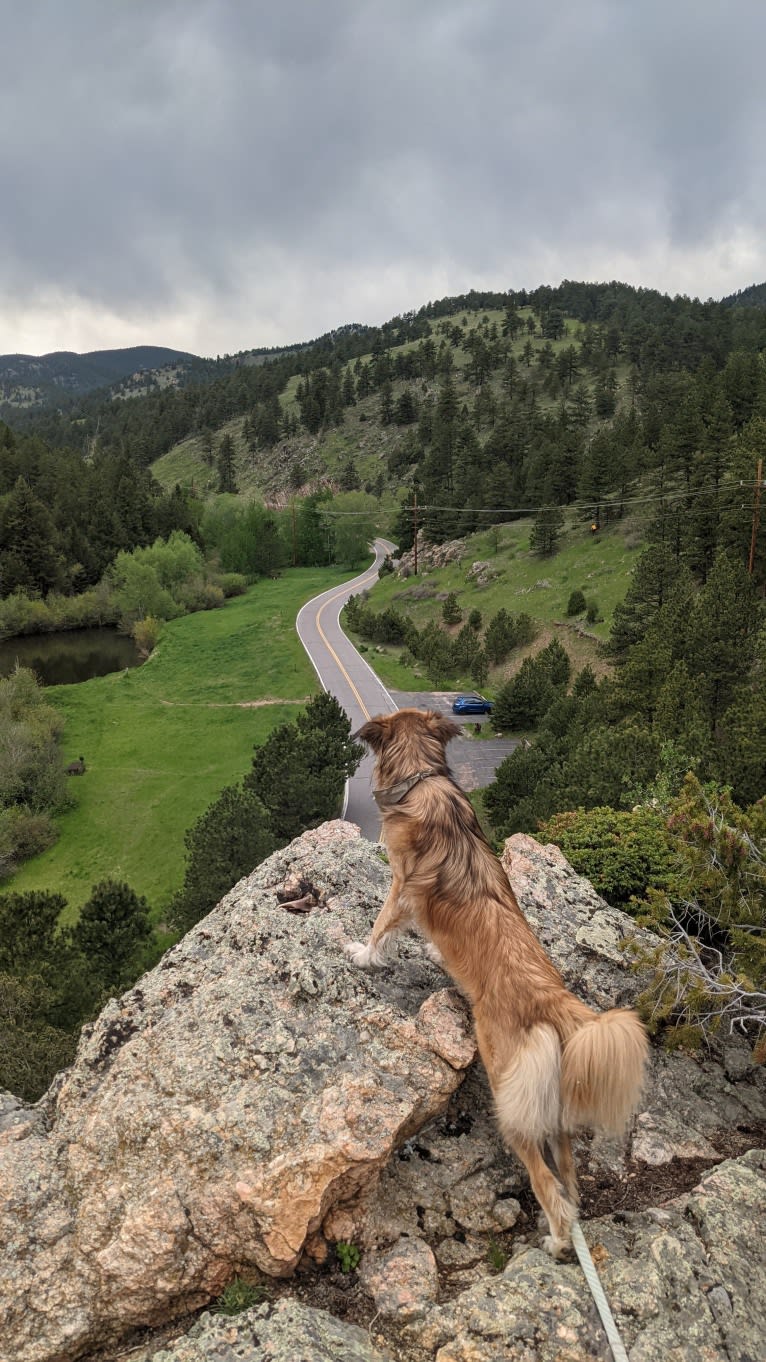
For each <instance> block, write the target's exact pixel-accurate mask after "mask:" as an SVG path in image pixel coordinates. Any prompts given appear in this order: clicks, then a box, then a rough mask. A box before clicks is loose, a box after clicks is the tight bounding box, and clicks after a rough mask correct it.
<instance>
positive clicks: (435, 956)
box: [425, 941, 444, 969]
mask: <svg viewBox="0 0 766 1362" xmlns="http://www.w3.org/2000/svg"><path fill="white" fill-rule="evenodd" d="M425 952H426V955H427V956H428V958H429V960H430V961H431V963H432V964H434V965H439V966H440V967H441V968H442V969H444V956H443V955H442V953H441V951H440V950H439V947H438V946H435V945H434V943H433V941H426V943H425Z"/></svg>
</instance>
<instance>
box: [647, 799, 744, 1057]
mask: <svg viewBox="0 0 766 1362" xmlns="http://www.w3.org/2000/svg"><path fill="white" fill-rule="evenodd" d="M668 812H669V816H668V819H667V826H668V831H669V833H670V836H671V837H672V838H673V840H674V845H675V847H676V850H677V853H678V867H677V869H676V872H675V875H674V880H673V883H672V884H671V886H670V887H669V889H668V890H667V891H666V892H665V891H654V892H650V893H649V894H647V898H646V903H645V904H644V905H643V907H644V908H645V910H646V920H647V924H648V925H651V924H653V925H655V926H659V928H660V930H662V932H663V934H664V936H665V940H664V941H663V942H662V943H660V944H659V945H658V946H657V948H656V950H655V951H654V952H652V953H650V954H649V957H648V961H649V963H651V964H652V965H653V966H654V978H653V980H652V983H651V985H650V986H649V988H648V989H647V991H646V993H645V994H644V996H643V999H642V1003H643V1005H644V1009H645V1012H646V1015H647V1016H648V1019H649V1020H650V1022H651V1023H652V1024H653V1025H655V1026H657V1025H660V1024H662V1023H666V1022H669V1023H672V1024H673V1025H674V1026H675V1027H676V1029H678V1028H682V1030H683V1034H684V1036H685V1037H687V1038H690V1037H691V1038H693V1037H694V1036H696V1037H697V1038H700V1037H703V1036H710V1035H711V1034H716V1033H722V1034H723V1035H729V1034H731V1033H732V1032H734V1031H736V1032H743V1031H744V1032H747V1033H748V1034H749V1035H750V1036H751V1037H752V1039H753V1042H754V1047H755V1058H756V1060H757V1061H758V1062H761V1063H762V1062H763V1061H764V1060H766V797H764V798H762V799H760V800H758V802H757V803H755V804H753V805H752V806H751V807H750V808H748V809H740V808H738V807H737V805H736V804H735V803H734V801H733V800H732V798H731V794H730V793H729V791H728V790H726V789H721V788H717V787H715V786H712V785H702V784H700V782H699V780H698V779H697V777H696V776H694V775H691V774H690V775H687V777H686V780H685V781H684V784H683V787H682V789H681V792H680V794H679V795H678V796H677V797H676V798H675V799H674V800H673V801H672V803H671V805H670V808H669V811H668ZM644 963H647V956H646V953H645V954H644Z"/></svg>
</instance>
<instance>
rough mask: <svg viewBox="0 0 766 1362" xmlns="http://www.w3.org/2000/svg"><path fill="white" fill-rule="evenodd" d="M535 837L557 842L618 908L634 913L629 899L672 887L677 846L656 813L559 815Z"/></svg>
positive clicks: (604, 810) (608, 811)
mask: <svg viewBox="0 0 766 1362" xmlns="http://www.w3.org/2000/svg"><path fill="white" fill-rule="evenodd" d="M535 835H536V836H537V837H538V839H539V840H540V841H546V842H555V843H556V845H557V846H558V847H560V848H561V850H562V851H563V853H564V855H565V856H566V858H567V860H568V861H569V862H570V863H571V865H572V866H573V867H574V869H575V870H576V871H577V872H578V874H580V875H585V877H586V878H587V879H589V880H590V882H591V884H592V885H593V887H594V889H597V890H598V892H599V894H603V896H604V898H605V899H606V900H607V902H608V903H611V904H613V905H614V906H615V907H620V908H627V909H628V910H629V911H630V901H631V899H634V898H639V897H643V896H644V895H645V894H646V892H647V890H648V889H649V888H650V887H652V888H655V889H667V888H669V887H670V885H671V884H672V883H673V861H674V853H673V843H672V839H671V837H670V835H669V833H668V830H667V828H666V826H665V820H664V819H663V817H662V815H661V814H660V813H659V812H657V811H656V810H655V809H648V808H638V809H634V810H632V811H630V812H625V811H621V810H618V809H611V808H603V807H602V808H595V809H588V810H587V811H586V810H585V809H577V810H575V811H573V812H571V813H557V814H555V815H554V816H553V817H552V818H549V819H548V821H547V822H545V823H543V824H541V826H540V828H539V831H538V832H537V833H536V834H535Z"/></svg>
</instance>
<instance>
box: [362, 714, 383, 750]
mask: <svg viewBox="0 0 766 1362" xmlns="http://www.w3.org/2000/svg"><path fill="white" fill-rule="evenodd" d="M387 729H388V724H387V723H386V720H385V717H384V716H383V715H382V714H379V715H378V717H377V718H376V719H370V720H368V722H367V723H366V724H362V727H361V728H360V729H359V731H358V732H357V733H355V734H354V737H355V738H359V739H360V740H361V741H362V742H366V743H367V746H368V747H371V748H372V750H373V752H379V751H380V749H381V747H382V746H383V743H384V742H385V738H386V731H387Z"/></svg>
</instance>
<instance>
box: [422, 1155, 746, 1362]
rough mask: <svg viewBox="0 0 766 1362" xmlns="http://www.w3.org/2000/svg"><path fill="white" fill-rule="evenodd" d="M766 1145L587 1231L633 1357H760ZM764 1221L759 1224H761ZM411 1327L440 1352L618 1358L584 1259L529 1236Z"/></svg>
mask: <svg viewBox="0 0 766 1362" xmlns="http://www.w3.org/2000/svg"><path fill="white" fill-rule="evenodd" d="M765 1190H766V1154H764V1152H763V1151H761V1152H760V1153H753V1154H748V1155H745V1156H744V1157H743V1158H741V1159H739V1160H736V1161H731V1162H727V1163H723V1164H721V1165H720V1167H718V1168H716V1169H715V1170H714V1171H713V1172H711V1173H710V1174H709V1175H708V1176H707V1177H705V1178H704V1179H703V1181H702V1182H701V1183H700V1185H699V1186H698V1187H696V1188H695V1189H694V1190H693V1191H692V1192H690V1193H687V1194H685V1195H684V1196H680V1197H676V1198H674V1199H673V1200H671V1201H669V1202H667V1203H666V1204H665V1205H664V1206H662V1207H659V1208H656V1209H652V1210H648V1211H644V1212H640V1213H633V1214H630V1213H629V1214H623V1215H620V1214H616V1215H613V1216H608V1217H605V1218H602V1219H599V1220H595V1221H591V1222H590V1223H589V1224H588V1225H586V1226H585V1235H586V1239H587V1241H588V1245H589V1247H590V1250H591V1253H592V1255H593V1258H594V1260H595V1261H596V1263H597V1264H598V1270H599V1274H600V1276H601V1280H602V1282H603V1284H604V1288H605V1291H606V1294H607V1297H608V1299H609V1302H610V1305H611V1307H612V1311H613V1314H614V1316H615V1320H616V1323H617V1327H618V1329H619V1331H620V1334H621V1337H622V1339H623V1341H624V1343H625V1346H626V1348H627V1350H628V1352H629V1355H630V1359H631V1362H755V1359H756V1358H758V1357H761V1356H762V1355H763V1340H764V1338H766V1298H764V1294H763V1290H762V1286H763V1281H764V1274H766V1240H765V1239H764V1236H763V1233H762V1230H763V1220H764V1191H765ZM754 1226H759V1227H760V1231H756V1233H755V1234H754V1232H753V1227H754ZM407 1332H408V1334H409V1336H410V1337H411V1338H412V1341H413V1345H414V1346H416V1347H417V1353H413V1356H418V1357H423V1358H435V1359H437V1362H477V1359H479V1358H488V1357H492V1358H493V1359H495V1358H496V1359H498V1362H500V1359H505V1358H507V1359H509V1362H510V1359H513V1362H610V1359H611V1351H610V1349H609V1346H608V1344H607V1341H606V1338H605V1336H604V1333H603V1330H602V1328H601V1325H600V1322H599V1319H598V1315H597V1313H596V1310H595V1307H594V1305H593V1301H592V1299H591V1297H590V1294H589V1292H588V1288H587V1286H586V1284H585V1280H584V1278H583V1276H582V1273H581V1272H580V1269H579V1267H578V1266H577V1265H576V1264H573V1265H571V1266H570V1265H567V1264H564V1265H563V1266H562V1265H559V1264H554V1263H552V1261H551V1259H550V1258H549V1257H547V1255H546V1254H544V1253H542V1252H541V1251H540V1250H539V1249H537V1248H531V1247H529V1246H526V1245H525V1246H523V1247H522V1248H521V1249H520V1251H519V1252H518V1254H516V1255H515V1256H514V1257H513V1258H512V1259H511V1261H510V1263H509V1264H508V1266H507V1267H506V1269H505V1271H504V1272H503V1273H502V1274H501V1275H498V1276H496V1277H493V1278H487V1277H485V1278H483V1279H482V1280H481V1281H479V1282H477V1283H476V1285H474V1286H473V1287H471V1288H469V1290H467V1291H465V1292H463V1293H462V1294H461V1295H460V1296H458V1298H457V1299H456V1300H455V1301H453V1302H451V1303H449V1304H447V1305H444V1306H439V1307H436V1308H435V1309H433V1310H431V1311H430V1312H429V1314H428V1315H427V1316H426V1318H425V1320H424V1321H422V1322H421V1323H420V1324H419V1325H418V1327H417V1330H416V1331H415V1330H414V1329H413V1328H412V1327H411V1326H410V1328H409V1329H408V1331H407Z"/></svg>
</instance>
